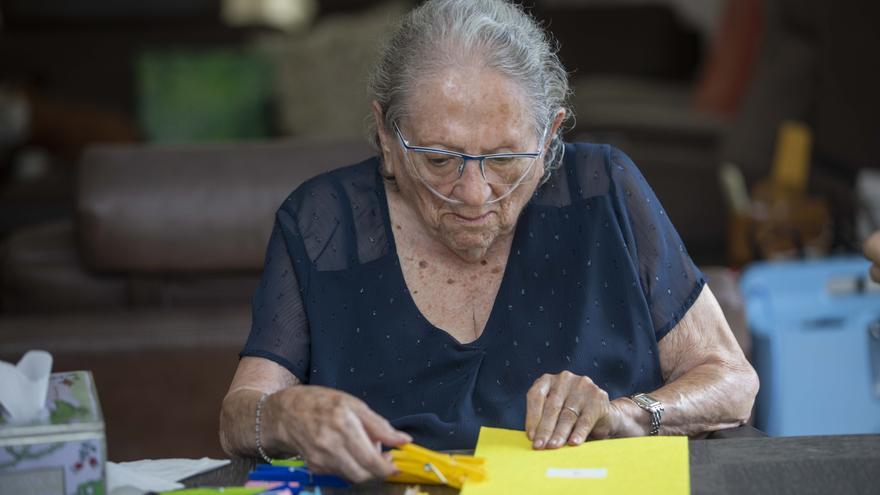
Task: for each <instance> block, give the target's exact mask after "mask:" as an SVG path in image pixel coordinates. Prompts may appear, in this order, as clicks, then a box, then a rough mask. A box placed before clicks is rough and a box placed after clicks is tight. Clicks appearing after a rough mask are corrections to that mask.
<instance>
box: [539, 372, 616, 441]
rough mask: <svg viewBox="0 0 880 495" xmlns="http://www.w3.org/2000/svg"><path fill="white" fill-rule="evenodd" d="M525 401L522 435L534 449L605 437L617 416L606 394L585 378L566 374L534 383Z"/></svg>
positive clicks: (547, 377) (609, 432) (610, 433)
mask: <svg viewBox="0 0 880 495" xmlns="http://www.w3.org/2000/svg"><path fill="white" fill-rule="evenodd" d="M526 402H527V403H526V434H527V435H528V437H529V440H531V441H532V448H534V449H543V448H550V449H555V448H559V447H562V446H563V445H564V444H565V443H568V444H569V445H580V444H581V443H583V442H584V440H586V439H587V437H593V438H608V437H610V436H612V434H613V431H614V428H613V427H614V425H615V424H616V423H617V421H616V420H617V418H618V417H619V416H620V414H621V413H620V411H619V410H618V409H617V407H616V406H615V405H614V404H612V403H611V402H610V401H609V400H608V393H607V392H605V391H604V390H602V389H601V388H599V387H598V386H597V385H596V384H595V383H593V381H592V380H591V379H590V378H589V377H586V376H579V375H575V374H574V373H571V372H570V371H563V372H562V373H559V374H557V375H550V374H545V375H543V376H541V378H538V379H537V380H535V383H534V384H532V388H530V389H529V392H528V394H527V395H526Z"/></svg>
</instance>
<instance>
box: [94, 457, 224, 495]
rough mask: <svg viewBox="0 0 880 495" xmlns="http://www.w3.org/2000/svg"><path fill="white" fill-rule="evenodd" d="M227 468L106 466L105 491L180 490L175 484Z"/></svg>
mask: <svg viewBox="0 0 880 495" xmlns="http://www.w3.org/2000/svg"><path fill="white" fill-rule="evenodd" d="M227 464H229V460H223V459H209V458H207V457H202V458H201V459H145V460H142V461H132V462H120V463H115V462H108V463H107V491H108V492H109V493H110V495H141V494H144V493H146V492H151V491H152V492H160V491H168V490H177V489H180V488H183V484H182V483H178V482H179V481H180V480H182V479H184V478H189V477H190V476H195V475H197V474H201V473H204V472H207V471H211V470H212V469H217V468H218V467H222V466H225V465H227Z"/></svg>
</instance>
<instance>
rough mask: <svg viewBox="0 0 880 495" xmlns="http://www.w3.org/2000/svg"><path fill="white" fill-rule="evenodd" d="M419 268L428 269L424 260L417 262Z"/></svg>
mask: <svg viewBox="0 0 880 495" xmlns="http://www.w3.org/2000/svg"><path fill="white" fill-rule="evenodd" d="M419 268H428V262H427V261H425V260H422V261H419Z"/></svg>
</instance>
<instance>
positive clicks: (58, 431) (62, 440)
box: [0, 371, 107, 495]
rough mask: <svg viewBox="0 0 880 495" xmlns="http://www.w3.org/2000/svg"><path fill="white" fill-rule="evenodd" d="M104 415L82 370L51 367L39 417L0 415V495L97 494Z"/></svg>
mask: <svg viewBox="0 0 880 495" xmlns="http://www.w3.org/2000/svg"><path fill="white" fill-rule="evenodd" d="M106 458H107V444H106V441H105V438H104V418H103V416H102V415H101V406H100V404H99V403H98V395H97V393H96V392H95V382H94V380H93V379H92V374H91V373H90V372H88V371H72V372H66V373H52V375H51V377H50V378H49V391H48V393H47V395H46V410H45V417H44V418H42V419H41V420H37V421H34V422H32V423H29V424H26V425H10V424H8V423H6V422H5V421H4V420H3V418H0V495H37V494H39V495H103V494H104V493H106V491H107V490H106V484H105V478H104V461H105V460H106Z"/></svg>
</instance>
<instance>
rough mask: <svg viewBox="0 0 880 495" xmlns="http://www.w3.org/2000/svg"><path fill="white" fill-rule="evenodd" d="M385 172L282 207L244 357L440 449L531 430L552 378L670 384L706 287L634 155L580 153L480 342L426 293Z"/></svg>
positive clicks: (531, 220) (624, 389) (598, 149)
mask: <svg viewBox="0 0 880 495" xmlns="http://www.w3.org/2000/svg"><path fill="white" fill-rule="evenodd" d="M378 164H379V162H378V159H376V158H372V159H369V160H367V161H364V162H362V163H360V164H357V165H354V166H350V167H346V168H342V169H338V170H334V171H332V172H329V173H325V174H322V175H320V176H318V177H315V178H314V179H311V180H310V181H308V182H306V183H304V184H303V185H302V186H300V187H299V188H297V189H296V190H295V191H294V192H293V193H292V194H291V195H290V197H288V198H287V200H286V201H285V202H284V204H282V206H281V207H280V208H279V209H278V213H277V215H276V221H275V228H274V230H273V232H272V236H271V239H270V241H269V247H268V251H267V254H266V264H265V269H264V272H263V276H262V281H261V283H260V286H259V287H258V289H257V291H256V293H255V294H254V298H253V327H252V329H251V334H250V336H249V338H248V341H247V344H246V345H245V348H244V350H243V351H242V353H241V355H242V356H259V357H264V358H267V359H271V360H272V361H275V362H277V363H279V364H281V365H282V366H284V367H286V368H287V369H289V370H290V371H291V372H292V373H293V374H294V375H296V376H297V377H298V378H299V379H300V380H301V381H302V382H303V383H308V384H315V385H324V386H328V387H334V388H337V389H340V390H344V391H346V392H348V393H350V394H352V395H354V396H355V397H359V398H360V399H362V400H364V401H365V402H366V403H367V404H368V405H369V406H370V407H371V408H372V409H373V410H375V411H376V412H378V413H379V414H381V415H382V416H384V417H386V418H388V420H389V421H391V423H392V425H394V426H395V427H396V428H398V429H401V430H403V431H406V432H407V433H409V434H410V435H412V436H413V438H414V439H415V441H416V442H417V443H419V444H422V445H425V446H427V447H430V448H434V449H461V448H473V447H474V445H475V444H476V439H477V433H478V432H479V428H480V426H481V425H486V426H496V427H504V428H514V429H522V428H523V427H524V422H525V410H526V392H527V391H528V389H529V387H530V386H531V385H532V383H533V382H534V381H535V380H536V379H537V378H538V377H540V376H541V375H542V374H544V373H559V372H561V371H563V370H569V371H571V372H572V373H575V374H579V375H586V376H589V377H590V378H591V379H592V380H593V381H594V382H595V383H596V384H598V385H599V386H600V387H602V388H603V389H605V390H606V391H607V392H608V395H609V396H610V397H611V398H612V399H613V398H616V397H620V396H622V395H626V394H632V393H636V392H649V391H652V390H655V389H657V388H659V387H660V386H661V385H662V383H663V381H662V377H661V373H660V366H659V362H658V356H657V342H658V341H659V340H660V339H661V338H663V336H664V335H666V333H667V332H669V330H671V329H672V328H673V326H675V324H676V323H677V322H678V321H679V319H681V317H682V316H683V315H684V314H685V313H686V312H687V310H688V308H690V306H691V305H692V304H693V302H694V300H695V299H696V297H697V296H698V295H699V292H700V290H701V289H702V287H703V284H704V283H705V282H704V279H703V276H702V274H701V273H700V272H699V270H698V269H697V268H696V267H695V266H694V263H693V262H692V261H691V259H690V257H689V256H688V254H687V252H686V251H685V248H684V246H683V245H682V242H681V239H680V238H679V236H678V234H677V233H676V232H675V229H674V228H673V226H672V224H671V223H670V221H669V218H668V217H667V216H666V214H665V212H664V210H663V208H662V207H661V206H660V203H659V202H658V201H657V198H656V196H655V195H654V193H653V191H651V189H650V187H649V186H648V185H647V183H646V182H645V180H644V178H643V177H642V175H641V174H640V173H639V171H638V169H637V168H636V166H635V165H634V164H633V163H632V162H631V161H630V160H629V158H628V157H627V156H626V155H624V154H623V153H622V152H620V151H619V150H617V149H614V148H612V147H610V146H607V145H595V144H568V145H566V150H565V160H564V163H563V165H562V167H561V168H560V169H559V170H558V171H556V172H554V173H553V175H552V176H551V177H550V179H549V180H548V181H547V182H546V183H545V184H543V185H542V186H541V187H540V188H538V190H537V191H536V192H535V195H534V196H533V197H532V198H531V200H530V201H529V203H528V204H527V205H526V207H525V208H524V210H523V212H522V215H521V216H520V218H519V221H518V223H517V226H516V232H515V234H514V240H513V245H512V248H511V253H510V257H509V259H508V261H507V266H506V269H505V271H504V276H503V279H502V281H501V286H500V289H499V291H498V295H497V298H496V300H495V303H494V306H493V308H492V311H491V314H490V316H489V320H488V322H487V324H486V327H485V330H484V331H483V333H482V334H481V335H480V337H479V338H478V339H477V340H475V341H474V342H472V343H468V344H461V343H459V342H458V341H456V340H455V339H454V338H453V337H452V336H450V335H449V334H448V333H446V332H445V331H443V330H442V329H439V328H437V327H434V326H433V325H431V323H429V322H428V321H427V320H426V319H425V318H424V317H423V316H422V315H421V313H420V312H419V310H418V308H417V307H416V305H415V302H414V301H413V299H412V298H411V297H410V294H409V291H408V290H407V287H406V284H405V282H404V279H403V274H402V272H401V269H400V262H399V259H398V256H397V250H396V247H395V245H394V238H393V236H392V234H391V223H390V221H389V217H388V205H387V202H386V198H385V192H384V187H383V181H382V178H381V177H380V175H379V171H378Z"/></svg>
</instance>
